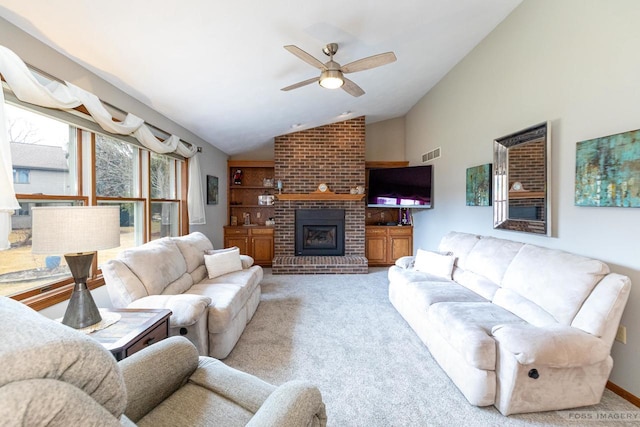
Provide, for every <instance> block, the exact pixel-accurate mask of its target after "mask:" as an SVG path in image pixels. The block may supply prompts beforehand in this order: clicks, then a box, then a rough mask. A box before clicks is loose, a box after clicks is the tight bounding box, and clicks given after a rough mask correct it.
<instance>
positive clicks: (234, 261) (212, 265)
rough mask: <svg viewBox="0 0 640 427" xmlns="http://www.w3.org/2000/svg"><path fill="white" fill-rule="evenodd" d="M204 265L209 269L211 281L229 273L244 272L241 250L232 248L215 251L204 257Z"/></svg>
mask: <svg viewBox="0 0 640 427" xmlns="http://www.w3.org/2000/svg"><path fill="white" fill-rule="evenodd" d="M204 264H205V266H206V267H207V273H208V275H209V279H213V278H215V277H219V276H222V275H224V274H227V273H232V272H234V271H239V270H242V261H241V260H240V249H238V248H230V249H225V250H221V251H215V252H214V253H211V254H205V255H204Z"/></svg>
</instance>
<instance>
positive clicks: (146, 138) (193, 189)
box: [0, 46, 205, 250]
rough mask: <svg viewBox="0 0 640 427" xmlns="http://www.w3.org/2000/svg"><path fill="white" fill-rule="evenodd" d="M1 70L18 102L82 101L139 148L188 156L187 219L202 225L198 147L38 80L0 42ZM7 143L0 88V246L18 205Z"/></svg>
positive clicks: (72, 104) (68, 87)
mask: <svg viewBox="0 0 640 427" xmlns="http://www.w3.org/2000/svg"><path fill="white" fill-rule="evenodd" d="M0 74H2V76H3V77H4V79H5V81H6V83H7V85H8V86H9V88H10V89H11V91H13V93H14V94H15V96H16V97H17V98H18V99H19V100H20V101H23V102H27V103H30V104H34V105H38V106H41V107H48V108H57V109H60V110H71V109H73V108H76V107H79V106H81V105H82V106H84V107H85V108H86V109H87V111H88V112H89V114H90V115H91V117H92V118H93V120H95V122H96V123H98V125H100V127H101V128H102V129H104V130H105V131H107V132H109V133H112V134H118V135H130V136H133V137H134V138H136V139H137V140H138V141H139V142H140V144H142V145H143V146H144V147H146V148H147V149H149V150H151V151H154V152H156V153H160V154H166V153H176V154H179V155H181V156H183V157H186V158H191V157H193V158H192V159H191V160H190V161H189V186H188V187H189V190H188V192H187V206H188V209H189V223H190V224H205V214H204V192H203V191H202V182H201V181H202V179H201V177H200V166H199V164H198V157H197V156H195V154H196V152H197V147H196V146H195V145H192V144H188V143H185V142H183V141H181V140H180V138H179V137H178V136H176V135H171V136H170V137H169V138H167V139H165V140H164V141H161V140H160V139H158V138H157V137H156V136H155V135H154V134H153V132H152V131H151V129H150V128H149V127H148V126H147V125H146V124H145V123H144V120H142V119H141V118H139V117H136V116H135V115H133V114H130V113H129V114H127V115H126V117H125V119H124V120H123V121H116V120H114V118H113V116H112V115H111V113H109V111H107V109H106V108H105V107H104V105H103V104H102V102H101V101H100V99H98V97H97V96H96V95H94V94H92V93H90V92H87V91H85V90H84V89H81V88H79V87H78V86H75V85H73V84H71V83H69V82H65V83H64V84H63V83H60V82H56V81H52V82H49V83H47V84H42V83H40V82H39V81H38V80H37V79H36V77H35V76H34V74H33V73H32V72H31V71H30V70H29V68H28V67H27V65H26V64H25V63H24V62H23V61H22V60H21V59H20V57H18V55H16V54H15V53H14V52H13V51H11V50H10V49H8V48H6V47H4V46H0ZM9 143H10V141H9V136H8V134H7V129H6V116H5V112H4V94H3V91H2V90H0V160H1V161H0V250H3V249H8V248H9V234H10V233H11V215H12V214H13V212H14V211H15V210H16V209H19V208H20V205H19V204H18V200H17V199H16V195H15V191H14V187H13V173H12V171H13V167H12V161H11V151H10V145H9Z"/></svg>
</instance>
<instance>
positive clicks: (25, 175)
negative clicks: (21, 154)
mask: <svg viewBox="0 0 640 427" xmlns="http://www.w3.org/2000/svg"><path fill="white" fill-rule="evenodd" d="M13 183H14V184H28V183H29V169H14V170H13Z"/></svg>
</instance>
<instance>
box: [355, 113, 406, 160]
mask: <svg viewBox="0 0 640 427" xmlns="http://www.w3.org/2000/svg"><path fill="white" fill-rule="evenodd" d="M365 142H366V148H365V150H366V151H365V158H366V159H367V161H388V162H391V161H404V160H405V152H404V150H405V118H404V117H397V118H395V119H389V120H384V121H381V122H377V123H371V124H368V125H367V126H366V135H365Z"/></svg>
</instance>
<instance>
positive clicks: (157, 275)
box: [102, 232, 263, 359]
mask: <svg viewBox="0 0 640 427" xmlns="http://www.w3.org/2000/svg"><path fill="white" fill-rule="evenodd" d="M212 250H213V245H212V244H211V241H210V240H209V239H207V237H206V236H205V235H204V234H202V233H199V232H195V233H191V234H189V235H187V236H182V237H165V238H162V239H159V240H154V241H152V242H149V243H146V244H144V245H141V246H137V247H135V248H132V249H127V250H125V251H123V252H121V253H120V254H119V255H118V257H117V258H116V259H113V260H110V261H108V262H106V263H105V264H103V265H102V273H103V275H104V279H105V283H106V285H107V291H108V292H109V297H110V299H111V303H112V304H113V306H114V307H115V308H168V309H170V310H171V311H172V313H173V314H172V315H171V318H170V319H169V326H170V329H169V334H170V335H172V336H173V335H182V336H185V337H186V338H188V339H189V340H190V341H191V342H192V343H193V344H194V345H195V346H196V348H197V349H198V353H199V354H200V355H202V356H211V357H215V358H217V359H223V358H225V357H227V356H228V355H229V353H230V352H231V350H233V347H234V346H235V345H236V343H237V342H238V339H239V338H240V335H242V332H243V331H244V328H245V326H246V325H247V323H248V322H249V321H250V320H251V317H252V316H253V314H254V313H255V311H256V309H257V308H258V304H259V302H260V281H261V280H262V277H263V271H262V267H260V266H255V265H252V264H253V259H252V258H250V257H248V256H244V255H238V256H239V257H240V261H239V263H240V262H241V267H239V268H240V269H239V270H236V271H232V272H229V273H226V274H222V275H220V276H218V277H215V278H209V273H208V271H207V267H206V266H205V252H211V251H212Z"/></svg>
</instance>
